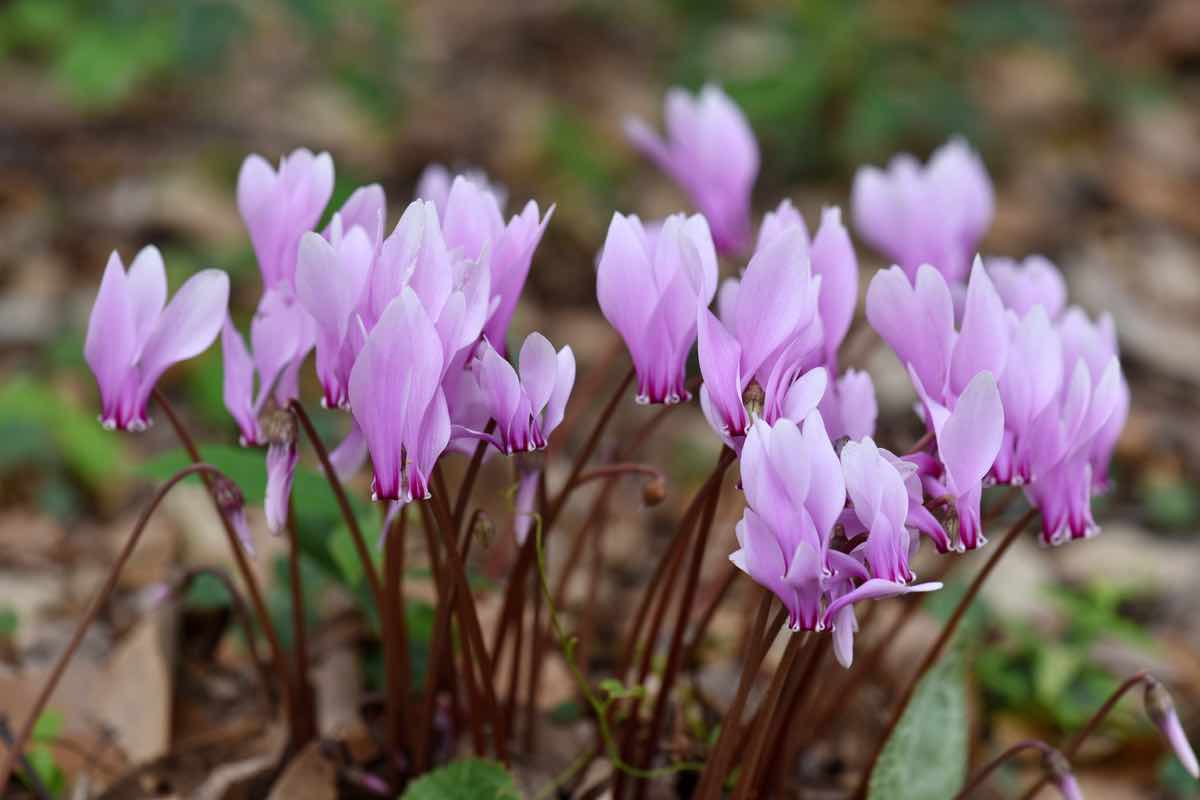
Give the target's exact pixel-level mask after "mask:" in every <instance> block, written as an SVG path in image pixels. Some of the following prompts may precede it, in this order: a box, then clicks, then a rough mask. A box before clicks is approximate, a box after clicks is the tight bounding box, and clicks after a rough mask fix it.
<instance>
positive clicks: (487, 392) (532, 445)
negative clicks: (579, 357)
mask: <svg viewBox="0 0 1200 800" xmlns="http://www.w3.org/2000/svg"><path fill="white" fill-rule="evenodd" d="M517 364H518V368H519V370H520V371H519V373H518V370H514V369H513V368H512V365H510V364H509V363H508V362H507V361H505V360H504V358H503V357H502V356H501V355H500V354H499V353H498V352H496V350H495V348H493V347H492V346H491V345H490V344H489V343H488V342H487V341H484V342H483V344H482V345H481V346H480V355H479V366H478V368H477V374H478V381H479V387H480V389H481V390H482V392H483V394H484V396H485V397H486V398H487V401H488V413H489V416H490V418H491V419H494V420H495V421H496V434H495V436H493V437H491V441H492V443H493V444H494V445H495V446H496V448H497V449H498V450H500V451H501V452H503V453H507V454H510V455H511V454H513V453H518V452H521V451H530V450H540V449H542V448H544V447H545V446H546V442H547V440H548V439H549V438H550V434H551V432H553V431H554V429H555V428H557V427H558V424H559V423H560V422H562V419H563V412H564V410H565V409H566V406H567V399H568V398H569V397H570V396H571V388H572V387H573V386H574V385H575V354H574V352H572V350H571V348H570V347H563V348H562V349H561V350H559V351H558V352H557V353H555V352H554V345H552V344H550V340H548V339H547V338H546V337H545V336H542V335H541V334H540V333H537V332H534V333H531V334H529V336H528V337H526V339H525V343H524V344H523V345H522V346H521V353H520V355H519V356H518V361H517Z"/></svg>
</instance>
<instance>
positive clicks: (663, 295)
mask: <svg viewBox="0 0 1200 800" xmlns="http://www.w3.org/2000/svg"><path fill="white" fill-rule="evenodd" d="M716 288H717V256H716V252H715V251H714V250H713V243H712V236H711V235H710V234H709V230H708V224H707V223H706V222H705V221H704V218H703V217H700V216H692V217H684V216H683V215H682V214H675V215H672V216H670V217H667V219H666V220H665V221H664V222H663V225H662V229H661V231H659V233H658V235H657V237H655V239H654V241H653V242H651V240H650V238H649V237H648V236H647V234H646V231H645V229H643V227H642V223H641V220H639V219H638V218H637V217H635V216H629V217H624V216H622V215H620V214H614V215H613V219H612V223H611V224H610V225H609V228H608V236H607V238H606V239H605V242H604V250H603V251H602V252H601V254H600V260H599V265H598V268H597V273H596V295H597V297H598V299H599V301H600V310H601V311H602V312H604V316H605V318H606V319H607V320H608V321H609V323H611V324H612V326H613V327H614V328H616V329H617V332H618V333H620V334H621V338H623V339H624V340H625V345H626V347H628V348H629V354H630V356H631V357H632V358H633V365H634V368H635V369H636V371H637V379H638V390H637V399H638V402H639V403H677V402H679V401H680V400H685V399H687V398H688V396H689V394H688V391H687V389H686V388H685V385H684V383H685V381H684V369H685V367H686V365H687V358H688V354H689V353H690V352H691V349H692V343H693V342H695V340H696V315H697V313H698V312H699V310H700V309H703V308H705V307H707V306H708V304H709V303H710V302H712V298H713V295H714V294H715V292H716Z"/></svg>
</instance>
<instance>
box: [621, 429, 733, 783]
mask: <svg viewBox="0 0 1200 800" xmlns="http://www.w3.org/2000/svg"><path fill="white" fill-rule="evenodd" d="M734 458H735V455H734V452H733V451H732V450H730V449H729V448H723V449H722V450H721V455H720V456H719V457H718V458H717V465H716V467H714V468H713V476H712V478H710V479H709V481H710V483H711V486H712V488H711V489H710V490H709V491H708V496H707V498H706V500H705V504H704V512H703V515H702V516H701V519H700V527H699V529H698V530H697V531H696V535H695V536H694V539H695V543H694V545H693V548H692V560H691V563H690V564H689V568H688V575H687V581H686V582H685V583H684V585H683V596H682V597H681V598H680V600H679V605H678V607H677V610H676V613H675V630H674V632H673V633H672V636H671V645H670V649H669V650H668V651H667V664H666V667H665V668H664V669H663V675H662V683H661V685H660V687H659V690H658V699H657V700H656V702H655V704H654V713H653V714H652V715H651V717H650V730H649V732H648V735H647V737H646V747H645V752H644V753H643V755H642V760H641V763H642V765H643V766H644V767H648V766H650V762H651V760H652V759H653V758H654V752H655V750H656V748H657V744H658V732H659V729H660V728H661V727H662V724H663V721H664V719H665V718H666V714H667V704H668V703H669V702H670V699H671V689H672V688H673V687H674V685H675V677H676V676H677V675H678V674H679V667H680V664H681V662H682V656H683V650H684V648H683V642H684V634H685V633H686V632H687V623H688V617H689V616H690V614H691V612H692V604H693V601H694V600H695V597H696V587H697V585H699V583H700V572H701V568H702V567H703V565H704V552H705V549H706V545H707V544H708V535H709V532H710V531H711V530H712V524H713V518H714V517H715V516H716V513H717V504H718V503H719V502H720V501H721V478H722V477H723V476H724V474H725V470H726V469H728V468H729V465H730V464H732V463H733V460H734ZM645 786H646V784H645V783H642V784H640V785H639V786H638V791H637V793H636V794H637V796H638V797H639V798H640V797H642V796H643V795H644V792H645Z"/></svg>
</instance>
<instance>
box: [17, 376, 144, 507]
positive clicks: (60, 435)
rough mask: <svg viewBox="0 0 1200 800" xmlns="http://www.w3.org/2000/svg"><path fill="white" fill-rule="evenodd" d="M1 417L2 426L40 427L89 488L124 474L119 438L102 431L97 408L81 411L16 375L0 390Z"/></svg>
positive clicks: (31, 379)
mask: <svg viewBox="0 0 1200 800" xmlns="http://www.w3.org/2000/svg"><path fill="white" fill-rule="evenodd" d="M0 419H3V420H4V422H5V427H6V428H9V429H11V428H10V426H14V425H17V424H18V423H23V424H25V425H27V426H29V425H32V426H39V427H41V428H42V429H43V430H44V431H45V432H46V433H47V434H48V436H49V438H50V440H51V441H52V442H53V443H54V447H55V449H56V450H57V451H58V453H59V454H60V455H61V456H62V460H63V462H64V463H66V464H67V466H68V467H70V469H71V471H72V472H73V473H75V474H76V475H78V476H79V478H80V479H82V480H83V481H84V483H86V484H87V485H88V486H90V487H96V486H100V485H104V484H108V483H112V482H115V481H118V480H120V478H121V477H122V476H124V474H125V463H126V460H125V448H124V444H123V442H122V441H121V438H120V437H119V436H117V435H116V434H114V433H112V432H111V431H106V430H104V428H103V427H101V426H100V423H99V422H97V421H96V410H95V409H92V410H90V411H84V410H82V409H80V408H79V407H77V406H75V405H74V404H72V403H71V402H70V401H69V400H67V399H66V397H65V396H64V395H63V394H62V393H60V392H57V391H55V390H54V389H53V388H51V387H50V386H47V385H45V384H42V383H39V382H37V381H36V380H35V379H33V378H31V377H29V376H25V375H18V376H16V377H14V378H13V379H12V380H10V381H9V382H8V384H7V385H6V386H4V388H3V389H0Z"/></svg>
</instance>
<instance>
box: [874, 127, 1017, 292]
mask: <svg viewBox="0 0 1200 800" xmlns="http://www.w3.org/2000/svg"><path fill="white" fill-rule="evenodd" d="M851 205H852V207H853V209H854V225H855V227H856V228H858V231H859V233H860V234H861V235H862V237H863V238H864V239H866V240H867V242H869V243H870V244H871V246H872V247H874V248H875V249H876V250H878V251H880V252H881V253H883V254H884V255H885V256H887V257H888V258H889V259H891V260H892V261H893V262H895V263H897V264H899V265H900V266H901V267H902V268H903V269H904V271H905V273H907V274H908V276H909V277H913V276H914V275H915V274H916V272H917V268H918V267H920V266H921V265H922V264H931V265H933V267H934V268H935V269H937V271H938V272H940V273H941V274H942V275H944V276H945V277H946V279H947V280H948V281H951V282H957V281H961V280H962V279H963V278H964V277H965V276H966V274H967V270H968V269H969V268H970V265H971V258H972V256H973V255H974V253H975V251H976V248H977V246H978V245H979V241H980V239H982V238H983V234H984V232H985V231H986V230H987V228H988V226H989V225H990V224H991V222H992V216H993V214H994V212H995V198H994V196H993V192H992V183H991V180H990V179H989V178H988V174H987V170H986V169H985V168H984V166H983V163H982V161H980V159H979V156H978V155H977V154H976V153H975V152H974V151H972V150H971V149H970V147H969V146H968V145H967V143H966V142H965V141H963V140H962V139H952V140H950V141H949V142H947V143H946V144H944V145H942V146H941V147H940V148H938V149H937V150H936V151H934V153H933V156H932V157H931V158H930V159H929V163H928V164H926V165H924V166H922V165H921V164H920V162H918V161H917V160H916V159H915V158H913V157H912V156H910V155H907V154H904V155H898V156H896V157H895V158H893V159H892V161H891V163H890V164H889V165H888V168H887V171H886V172H885V171H883V170H880V169H878V168H876V167H863V168H861V169H859V171H858V173H857V174H856V175H855V176H854V188H853V192H852V201H851Z"/></svg>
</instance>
